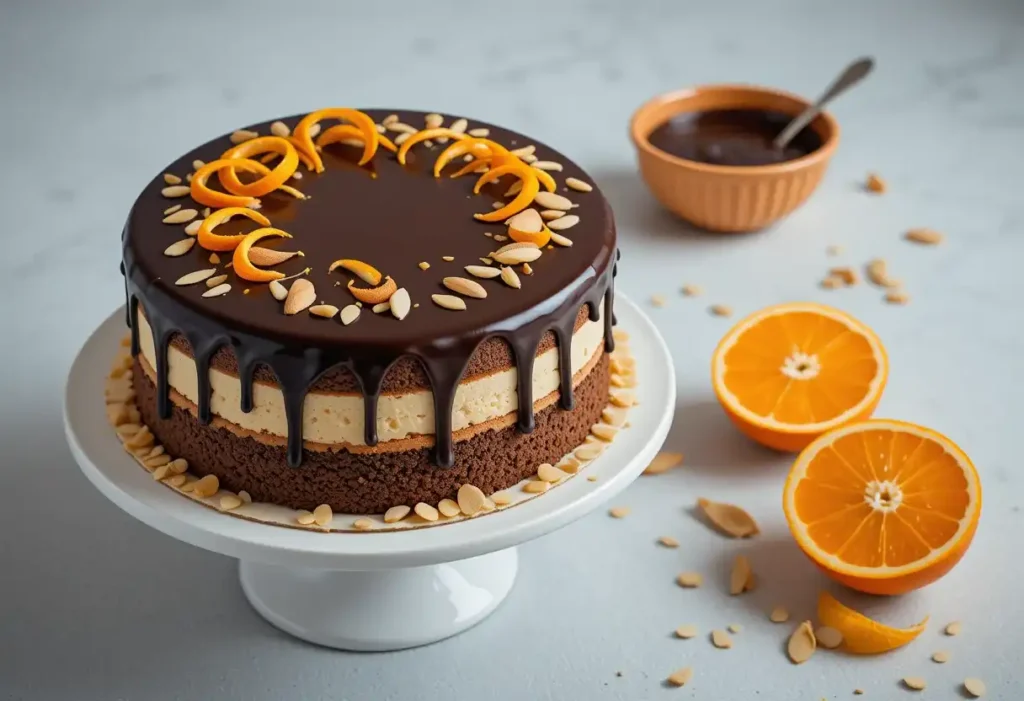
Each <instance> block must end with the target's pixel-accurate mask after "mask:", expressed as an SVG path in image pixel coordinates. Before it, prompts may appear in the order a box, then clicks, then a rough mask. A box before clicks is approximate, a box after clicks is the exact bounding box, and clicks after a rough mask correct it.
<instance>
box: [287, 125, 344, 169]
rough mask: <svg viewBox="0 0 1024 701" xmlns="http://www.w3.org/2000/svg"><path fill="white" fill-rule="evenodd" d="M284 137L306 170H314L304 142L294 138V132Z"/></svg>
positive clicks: (314, 166)
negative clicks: (293, 148)
mask: <svg viewBox="0 0 1024 701" xmlns="http://www.w3.org/2000/svg"><path fill="white" fill-rule="evenodd" d="M360 133H362V132H360ZM284 138H285V139H287V140H288V143H290V144H291V145H292V146H294V147H295V151H296V152H297V153H298V154H299V160H300V161H302V165H304V166H306V169H307V170H311V171H313V170H316V163H314V162H313V157H312V156H310V155H309V152H308V151H307V150H306V144H305V143H303V142H301V141H299V140H298V139H296V138H295V135H294V134H293V135H291V136H286V137H284ZM313 152H314V153H315V152H316V149H313Z"/></svg>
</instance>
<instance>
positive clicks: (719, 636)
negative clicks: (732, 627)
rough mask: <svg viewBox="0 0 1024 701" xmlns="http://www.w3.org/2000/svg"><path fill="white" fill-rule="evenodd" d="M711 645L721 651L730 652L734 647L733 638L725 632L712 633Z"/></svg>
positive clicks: (716, 631) (714, 631)
mask: <svg viewBox="0 0 1024 701" xmlns="http://www.w3.org/2000/svg"><path fill="white" fill-rule="evenodd" d="M711 644H712V645H714V646H715V647H717V648H718V649H719V650H728V649H729V648H731V647H732V638H731V637H729V634H728V633H727V632H725V631H724V630H713V631H711Z"/></svg>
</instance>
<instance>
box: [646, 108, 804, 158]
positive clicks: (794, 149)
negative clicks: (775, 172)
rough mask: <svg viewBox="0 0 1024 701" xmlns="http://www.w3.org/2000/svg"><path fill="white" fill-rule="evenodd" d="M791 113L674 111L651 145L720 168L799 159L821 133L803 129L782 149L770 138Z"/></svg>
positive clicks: (658, 130)
mask: <svg viewBox="0 0 1024 701" xmlns="http://www.w3.org/2000/svg"><path fill="white" fill-rule="evenodd" d="M792 119H793V116H792V115H787V114H783V113H782V112H775V111H771V110H756V109H729V110H708V111H706V112H688V113H684V114H678V115H676V116H674V117H672V118H671V119H669V120H668V121H667V122H665V123H663V124H661V125H659V126H658V127H657V128H656V129H655V130H654V131H652V132H651V134H650V136H649V137H648V139H649V140H650V142H651V145H652V146H654V147H655V148H658V149H661V150H662V151H664V152H665V153H670V154H672V155H673V156H678V157H679V158H685V159H687V160H690V161H698V162H700V163H710V164H713V165H722V166H762V165H771V164H773V163H783V162H785V161H792V160H795V159H797V158H802V157H803V156H806V155H807V154H809V153H811V152H813V151H816V150H818V149H819V148H821V144H822V140H821V136H820V135H818V133H817V132H815V131H814V129H813V128H812V127H809V126H808V127H804V128H803V129H802V130H801V131H800V132H799V133H798V134H797V135H796V136H795V137H794V138H793V140H792V141H790V142H789V144H787V146H786V148H784V149H782V150H779V149H776V148H775V146H774V145H773V144H772V141H773V140H774V139H775V137H776V136H778V135H779V132H781V131H782V130H783V129H784V128H785V127H786V125H787V124H789V123H790V121H792Z"/></svg>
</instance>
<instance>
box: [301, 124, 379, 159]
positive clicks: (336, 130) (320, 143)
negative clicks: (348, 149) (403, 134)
mask: <svg viewBox="0 0 1024 701" xmlns="http://www.w3.org/2000/svg"><path fill="white" fill-rule="evenodd" d="M345 139H357V140H358V141H361V142H364V143H365V140H364V139H363V132H362V131H360V130H359V129H357V128H356V127H354V126H352V125H351V124H337V125H335V126H333V127H331V128H330V129H327V130H326V131H324V132H323V133H322V134H320V136H319V137H317V140H316V145H317V147H318V148H322V147H324V146H327V145H328V144H334V143H337V142H339V141H344V140H345ZM377 139H378V140H379V141H380V145H381V146H383V147H384V148H386V149H387V150H388V151H390V152H391V153H397V152H398V147H397V146H395V142H393V141H392V140H391V139H389V138H388V137H386V136H384V135H383V134H380V133H378V134H377Z"/></svg>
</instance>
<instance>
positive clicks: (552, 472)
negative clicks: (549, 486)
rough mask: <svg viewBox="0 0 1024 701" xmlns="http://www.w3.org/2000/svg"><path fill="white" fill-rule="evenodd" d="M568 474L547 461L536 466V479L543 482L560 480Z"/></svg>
mask: <svg viewBox="0 0 1024 701" xmlns="http://www.w3.org/2000/svg"><path fill="white" fill-rule="evenodd" d="M566 477H568V475H567V474H566V473H564V472H562V471H561V470H559V469H558V468H557V467H555V466H554V465H551V464H549V463H546V462H545V463H541V464H540V465H539V466H538V467H537V479H540V480H543V481H545V482H560V481H561V480H563V479H565V478H566Z"/></svg>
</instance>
